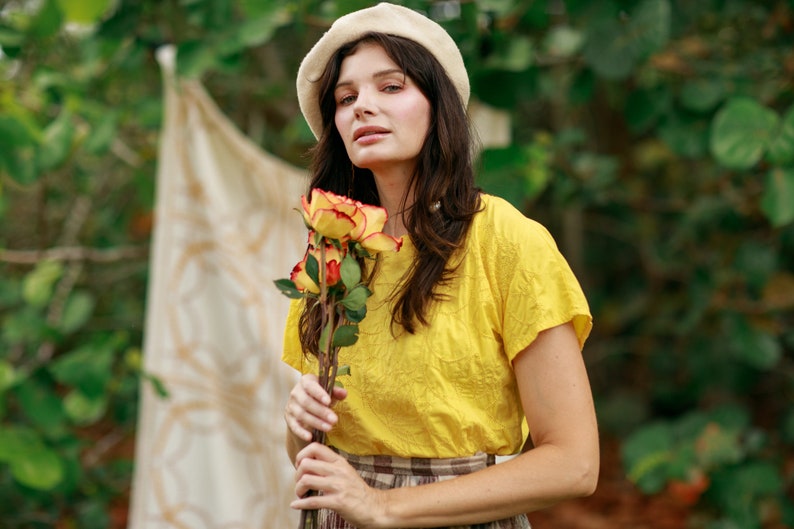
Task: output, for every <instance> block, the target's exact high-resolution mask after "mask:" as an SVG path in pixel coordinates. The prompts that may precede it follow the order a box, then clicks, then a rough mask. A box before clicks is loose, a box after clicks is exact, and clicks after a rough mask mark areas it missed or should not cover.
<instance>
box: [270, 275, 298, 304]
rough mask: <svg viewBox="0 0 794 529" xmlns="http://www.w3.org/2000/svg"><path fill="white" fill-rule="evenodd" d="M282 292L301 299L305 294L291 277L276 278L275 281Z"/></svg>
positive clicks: (291, 297) (289, 296) (292, 297)
mask: <svg viewBox="0 0 794 529" xmlns="http://www.w3.org/2000/svg"><path fill="white" fill-rule="evenodd" d="M273 283H275V284H276V286H277V287H278V289H279V290H280V291H281V293H282V294H284V295H285V296H287V297H288V298H290V299H300V298H302V297H303V294H302V293H301V291H300V290H298V289H297V288H296V287H295V283H294V282H293V281H290V280H289V279H276V280H275V281H273Z"/></svg>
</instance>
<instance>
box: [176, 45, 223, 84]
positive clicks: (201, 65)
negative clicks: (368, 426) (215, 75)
mask: <svg viewBox="0 0 794 529" xmlns="http://www.w3.org/2000/svg"><path fill="white" fill-rule="evenodd" d="M218 59H219V57H218V52H217V50H216V49H215V47H214V46H213V45H212V44H211V43H208V42H207V41H206V40H188V41H185V42H182V43H181V44H179V46H178V47H177V54H176V70H177V73H178V74H179V76H180V77H185V78H188V79H196V78H199V77H201V75H202V74H203V73H204V72H206V71H207V70H210V69H211V68H213V67H214V66H215V65H216V64H217V63H218Z"/></svg>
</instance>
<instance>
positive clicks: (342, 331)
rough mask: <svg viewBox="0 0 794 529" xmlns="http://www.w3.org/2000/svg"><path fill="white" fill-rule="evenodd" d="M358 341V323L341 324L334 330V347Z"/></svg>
mask: <svg viewBox="0 0 794 529" xmlns="http://www.w3.org/2000/svg"><path fill="white" fill-rule="evenodd" d="M357 341H358V325H340V326H339V327H338V328H337V329H336V331H334V339H333V342H332V345H333V347H348V346H350V345H353V344H354V343H356V342H357Z"/></svg>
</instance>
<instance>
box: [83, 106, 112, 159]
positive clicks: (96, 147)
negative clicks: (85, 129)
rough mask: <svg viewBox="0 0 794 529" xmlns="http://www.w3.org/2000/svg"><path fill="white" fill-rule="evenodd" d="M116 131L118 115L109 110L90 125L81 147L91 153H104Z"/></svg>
mask: <svg viewBox="0 0 794 529" xmlns="http://www.w3.org/2000/svg"><path fill="white" fill-rule="evenodd" d="M117 132H118V117H117V116H116V115H115V114H114V113H112V112H110V113H108V114H106V115H104V116H103V117H102V119H100V120H99V123H95V124H94V125H93V127H91V133H90V134H89V135H88V137H87V138H86V140H85V143H83V148H84V149H85V150H86V151H88V152H90V153H91V154H96V155H101V154H105V153H106V152H107V151H108V149H110V146H111V144H112V143H113V139H114V138H115V137H116V134H117Z"/></svg>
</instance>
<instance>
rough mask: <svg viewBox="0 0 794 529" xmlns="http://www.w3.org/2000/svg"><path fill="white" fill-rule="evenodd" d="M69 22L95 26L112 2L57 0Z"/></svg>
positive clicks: (99, 0)
mask: <svg viewBox="0 0 794 529" xmlns="http://www.w3.org/2000/svg"><path fill="white" fill-rule="evenodd" d="M57 2H58V6H59V7H60V8H61V11H62V12H63V14H64V16H65V17H66V20H67V21H68V22H76V23H78V24H95V23H96V22H98V21H99V19H101V18H102V16H103V15H104V14H105V13H106V12H107V11H108V8H109V7H110V5H111V4H110V2H111V0H79V1H78V0H57Z"/></svg>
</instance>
